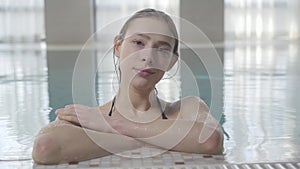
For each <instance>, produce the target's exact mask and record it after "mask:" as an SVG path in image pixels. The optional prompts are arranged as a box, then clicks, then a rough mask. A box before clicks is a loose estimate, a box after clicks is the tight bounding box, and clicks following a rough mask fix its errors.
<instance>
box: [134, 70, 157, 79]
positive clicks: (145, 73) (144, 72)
mask: <svg viewBox="0 0 300 169" xmlns="http://www.w3.org/2000/svg"><path fill="white" fill-rule="evenodd" d="M135 71H137V74H138V75H140V76H142V77H146V76H150V75H152V74H154V73H155V72H154V71H153V70H151V69H135Z"/></svg>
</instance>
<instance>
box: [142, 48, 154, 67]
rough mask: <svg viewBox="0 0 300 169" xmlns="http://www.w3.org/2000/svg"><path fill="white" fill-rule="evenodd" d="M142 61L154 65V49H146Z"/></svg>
mask: <svg viewBox="0 0 300 169" xmlns="http://www.w3.org/2000/svg"><path fill="white" fill-rule="evenodd" d="M141 60H142V61H143V62H147V64H152V63H153V62H154V58H153V49H152V48H148V49H144V50H143V51H142V53H141Z"/></svg>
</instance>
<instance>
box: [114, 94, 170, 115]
mask: <svg viewBox="0 0 300 169" xmlns="http://www.w3.org/2000/svg"><path fill="white" fill-rule="evenodd" d="M156 98H157V103H158V105H159V108H160V111H161V118H162V119H168V117H167V116H166V114H165V111H164V110H163V109H162V106H161V103H160V101H159V99H158V97H156ZM115 101H116V96H115V97H114V99H113V101H112V104H111V107H110V111H109V113H108V115H109V116H111V115H112V112H113V111H112V110H113V108H114V106H115Z"/></svg>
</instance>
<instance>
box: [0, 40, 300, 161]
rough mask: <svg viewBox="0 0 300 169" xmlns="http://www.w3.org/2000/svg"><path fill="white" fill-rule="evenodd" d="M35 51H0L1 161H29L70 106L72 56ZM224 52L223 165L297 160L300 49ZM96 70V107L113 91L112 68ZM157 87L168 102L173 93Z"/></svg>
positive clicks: (276, 45) (285, 45)
mask: <svg viewBox="0 0 300 169" xmlns="http://www.w3.org/2000/svg"><path fill="white" fill-rule="evenodd" d="M36 48H37V49H32V48H31V47H30V48H29V47H27V48H26V46H23V47H22V48H14V49H13V48H7V47H5V48H1V51H0V112H1V114H0V133H1V138H2V139H1V140H0V143H1V146H0V160H3V159H20V158H28V159H30V158H31V154H30V153H31V147H32V141H33V139H34V136H35V134H36V133H37V132H38V130H39V129H40V128H41V127H42V126H44V125H46V124H47V123H49V121H50V120H53V119H54V118H55V116H54V114H53V110H54V109H56V108H58V107H62V106H64V105H65V104H69V103H72V89H71V88H72V75H73V68H74V65H75V61H76V58H77V55H78V51H76V50H75V51H74V50H64V51H61V50H57V51H47V52H46V51H45V50H44V49H42V48H40V47H39V46H38V47H36ZM224 52H225V54H224V56H225V57H224V70H225V72H224V87H223V89H224V100H223V101H224V103H223V104H224V115H225V123H224V124H223V127H224V129H225V131H226V132H227V133H228V134H229V138H228V139H227V140H225V149H226V155H225V158H226V160H227V161H228V162H235V163H242V162H263V161H299V160H300V151H299V149H300V131H299V129H300V127H299V126H300V124H299V123H300V116H299V112H300V110H299V104H298V101H299V100H300V98H299V95H300V93H299V86H300V84H299V83H300V77H299V75H300V69H299V66H297V65H299V64H300V63H299V62H300V58H299V57H300V55H299V43H274V44H266V45H264V44H261V45H237V46H229V47H227V48H225V49H224ZM46 55H47V56H46ZM96 55H97V56H99V53H97V54H96ZM109 56H111V55H109ZM107 65H111V67H109V66H107ZM102 66H107V67H108V69H107V70H106V69H105V70H104V69H99V68H98V70H97V71H98V72H99V73H98V77H97V81H96V82H95V83H96V91H95V92H96V94H95V95H96V96H95V97H96V99H97V101H98V102H99V103H101V104H102V103H104V102H106V101H108V100H110V99H111V98H112V97H113V95H114V94H115V91H116V89H117V79H116V77H115V74H114V68H113V65H112V62H111V61H108V62H107V64H103V65H102ZM195 69H197V67H195ZM101 71H102V72H101ZM199 77H202V76H199ZM178 79H180V77H177V79H176V80H178ZM200 79H207V78H203V77H202V78H200ZM179 81H180V80H179ZM180 83H184V82H182V81H181V82H180ZM111 84H114V85H111ZM163 85H165V86H166V87H165V89H168V90H166V93H167V94H166V96H172V91H174V90H177V89H176V88H175V87H174V86H171V85H170V84H163ZM113 86H114V87H113ZM200 87H203V86H200ZM163 90H164V87H163V88H162V90H161V91H163ZM202 90H203V89H202ZM176 97H178V95H177V96H176ZM169 99H175V98H169ZM204 99H205V98H204ZM51 109H53V110H52V111H51ZM50 112H51V113H50ZM49 115H50V117H49Z"/></svg>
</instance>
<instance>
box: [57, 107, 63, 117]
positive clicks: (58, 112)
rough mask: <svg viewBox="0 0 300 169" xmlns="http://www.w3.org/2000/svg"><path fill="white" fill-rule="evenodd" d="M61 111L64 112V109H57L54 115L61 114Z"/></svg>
mask: <svg viewBox="0 0 300 169" xmlns="http://www.w3.org/2000/svg"><path fill="white" fill-rule="evenodd" d="M63 111H64V109H62V108H60V109H57V110H56V111H55V114H56V115H58V114H61V113H62V112H63Z"/></svg>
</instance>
